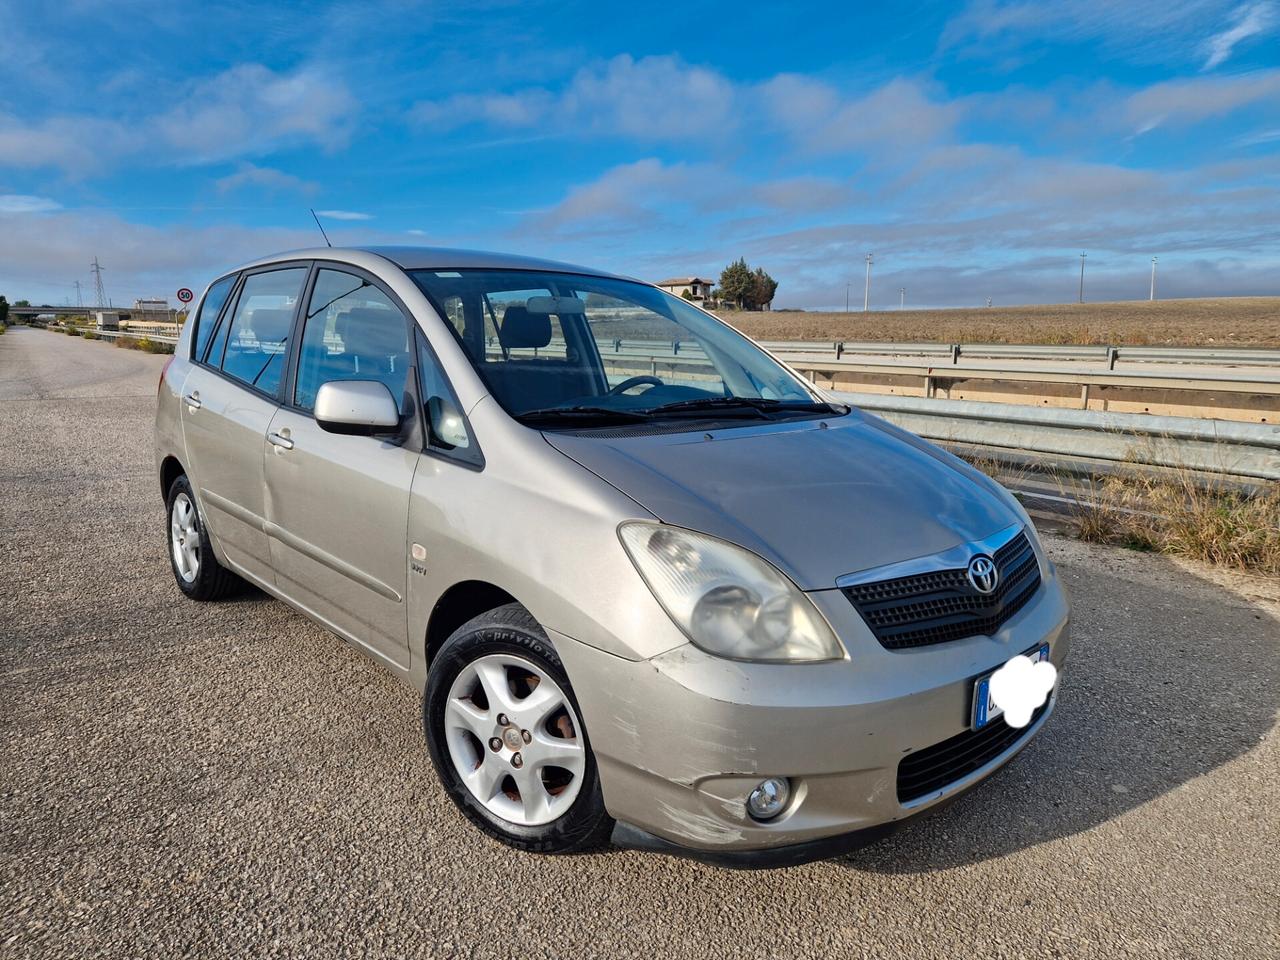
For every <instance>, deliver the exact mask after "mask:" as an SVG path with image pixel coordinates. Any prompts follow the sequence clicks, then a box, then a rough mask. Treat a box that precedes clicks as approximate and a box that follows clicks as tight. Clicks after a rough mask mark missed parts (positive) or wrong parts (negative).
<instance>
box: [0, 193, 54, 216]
mask: <svg viewBox="0 0 1280 960" xmlns="http://www.w3.org/2000/svg"><path fill="white" fill-rule="evenodd" d="M61 209H62V204H60V203H58V202H57V201H56V200H50V199H49V198H48V197H31V196H26V195H24V194H20V193H0V213H48V212H50V211H52V210H61Z"/></svg>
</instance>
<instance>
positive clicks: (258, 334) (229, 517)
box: [182, 267, 307, 584]
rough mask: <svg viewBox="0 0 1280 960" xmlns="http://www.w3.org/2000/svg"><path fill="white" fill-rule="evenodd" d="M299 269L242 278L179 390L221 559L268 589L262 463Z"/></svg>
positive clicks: (193, 463) (194, 476)
mask: <svg viewBox="0 0 1280 960" xmlns="http://www.w3.org/2000/svg"><path fill="white" fill-rule="evenodd" d="M306 275H307V268H306V267H289V268H285V269H275V270H269V271H264V272H260V273H253V274H250V275H249V276H247V277H246V278H245V281H244V285H243V287H242V289H241V292H240V297H239V299H238V301H237V302H236V306H235V309H234V311H228V314H227V315H225V316H224V317H223V318H222V325H221V326H220V327H219V329H218V331H217V333H215V335H214V339H213V342H212V343H211V344H210V345H209V353H208V356H207V357H204V358H197V363H196V364H194V365H193V366H192V368H191V372H190V373H189V374H188V375H187V377H186V379H185V381H184V382H183V384H182V397H183V400H182V430H183V437H184V439H185V442H186V448H187V459H188V461H189V462H188V464H187V467H188V470H189V472H190V475H191V480H192V482H193V483H194V484H195V487H196V498H197V500H198V501H199V503H200V508H201V511H202V513H203V515H204V518H205V522H206V524H207V525H208V527H209V531H210V533H211V534H212V536H213V538H214V541H215V543H216V545H217V548H218V550H219V552H220V554H221V556H222V558H223V559H224V560H225V561H227V563H229V564H230V565H231V566H232V567H234V568H238V569H240V570H242V571H244V572H245V573H247V574H249V575H250V576H251V577H256V578H258V579H259V580H261V581H263V582H265V583H267V584H271V583H274V578H273V577H272V572H271V551H270V547H269V545H268V540H267V535H266V499H265V496H264V492H263V460H264V456H265V445H266V435H267V426H268V424H270V422H271V418H272V417H273V416H274V415H275V412H276V409H277V406H278V399H277V393H278V390H279V386H280V383H281V378H282V376H283V373H284V366H285V364H284V361H285V354H286V347H287V344H288V339H289V329H290V326H291V323H292V320H293V313H294V309H295V308H296V306H297V302H298V298H299V296H300V295H301V292H302V284H303V281H304V280H305V279H306Z"/></svg>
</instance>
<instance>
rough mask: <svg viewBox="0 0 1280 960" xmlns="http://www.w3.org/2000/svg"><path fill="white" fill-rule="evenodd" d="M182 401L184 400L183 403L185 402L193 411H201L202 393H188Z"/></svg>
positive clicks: (193, 391)
mask: <svg viewBox="0 0 1280 960" xmlns="http://www.w3.org/2000/svg"><path fill="white" fill-rule="evenodd" d="M182 400H183V402H184V403H185V404H186V405H187V406H189V407H190V408H191V409H192V410H199V409H200V393H199V391H196V390H192V391H191V392H190V393H188V394H187V395H186V396H185V397H183V398H182Z"/></svg>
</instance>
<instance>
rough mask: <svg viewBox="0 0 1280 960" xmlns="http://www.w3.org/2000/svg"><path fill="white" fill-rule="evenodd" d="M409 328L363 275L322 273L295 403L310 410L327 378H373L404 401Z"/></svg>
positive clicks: (311, 307)
mask: <svg viewBox="0 0 1280 960" xmlns="http://www.w3.org/2000/svg"><path fill="white" fill-rule="evenodd" d="M408 337H409V325H408V322H407V321H406V320H405V316H404V314H403V313H402V312H401V311H400V308H399V307H397V306H396V305H395V303H394V302H393V301H392V300H391V298H390V297H389V296H387V294H385V293H383V292H382V291H381V290H380V289H379V288H377V287H375V286H374V285H373V284H372V283H370V282H369V281H368V280H366V279H364V278H363V277H359V276H356V275H355V274H351V273H343V272H342V271H341V270H320V271H318V272H317V273H316V283H315V288H314V289H313V290H312V292H311V300H310V301H309V303H308V304H307V315H306V321H305V326H304V327H303V330H302V349H301V351H300V353H299V355H298V382H297V384H296V386H295V388H294V396H293V402H294V405H295V406H297V407H300V408H301V409H303V410H312V409H313V408H314V407H315V405H316V393H317V392H318V391H319V390H320V387H321V386H322V385H323V384H325V383H327V382H328V381H330V380H377V381H378V382H380V383H384V384H386V386H387V389H388V390H390V391H391V396H393V397H394V398H395V400H396V402H397V403H398V404H403V402H404V391H405V376H406V374H407V372H408V370H409V363H410V357H411V355H410V352H409V346H408V343H409V339H408Z"/></svg>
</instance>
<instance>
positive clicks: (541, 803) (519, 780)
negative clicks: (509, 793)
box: [513, 767, 551, 823]
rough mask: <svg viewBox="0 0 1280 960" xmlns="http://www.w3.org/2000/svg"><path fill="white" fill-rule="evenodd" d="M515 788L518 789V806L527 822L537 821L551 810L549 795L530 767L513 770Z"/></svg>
mask: <svg viewBox="0 0 1280 960" xmlns="http://www.w3.org/2000/svg"><path fill="white" fill-rule="evenodd" d="M513 779H514V780H515V782H516V789H517V790H519V791H520V806H521V807H523V808H524V818H525V820H527V821H528V822H529V823H538V822H540V821H543V820H545V819H546V818H547V815H548V814H549V813H550V812H551V795H550V794H548V793H547V788H546V787H544V786H543V785H542V778H541V777H539V776H538V774H537V771H535V770H533V769H532V768H530V767H525V768H524V769H522V770H516V771H513Z"/></svg>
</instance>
